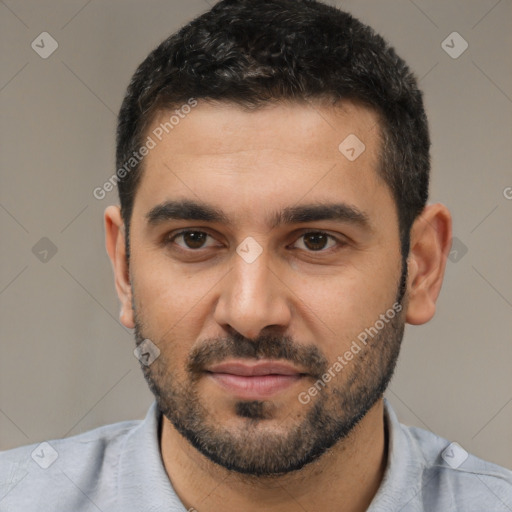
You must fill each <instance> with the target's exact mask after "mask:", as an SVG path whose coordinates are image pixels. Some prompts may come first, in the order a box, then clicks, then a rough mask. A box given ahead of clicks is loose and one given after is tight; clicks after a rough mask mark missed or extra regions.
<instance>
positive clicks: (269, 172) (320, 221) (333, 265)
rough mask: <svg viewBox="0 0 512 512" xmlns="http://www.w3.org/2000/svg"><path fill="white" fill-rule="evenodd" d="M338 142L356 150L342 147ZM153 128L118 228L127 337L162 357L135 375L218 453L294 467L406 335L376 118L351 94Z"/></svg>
mask: <svg viewBox="0 0 512 512" xmlns="http://www.w3.org/2000/svg"><path fill="white" fill-rule="evenodd" d="M169 116H170V114H168V113H162V116H161V118H158V119H156V120H155V122H154V125H153V126H152V127H151V128H150V130H149V131H148V135H151V134H152V132H153V130H155V129H157V128H158V127H159V126H160V123H162V122H165V121H166V120H168V119H169ZM157 133H160V132H157ZM351 134H355V135H356V136H357V137H358V139H360V141H362V142H363V143H364V145H365V149H364V151H363V152H362V153H361V154H360V155H359V156H358V157H357V158H355V159H354V158H353V154H352V153H354V154H356V155H357V148H356V149H355V152H351V151H350V150H348V153H347V152H345V153H343V152H341V151H340V150H339V145H340V143H341V142H342V141H344V139H345V138H346V137H348V136H349V135H351ZM153 138H154V139H155V140H156V142H157V143H156V146H155V147H154V148H153V149H151V151H150V152H149V154H148V155H147V156H146V157H145V161H144V172H143V175H142V179H141V182H140V185H139V188H138V190H137V193H136V197H135V201H134V208H133V214H132V220H131V225H130V251H131V255H130V266H129V274H130V282H131V292H132V297H131V302H132V304H133V311H132V312H131V314H133V319H134V320H133V321H134V323H135V330H136V341H137V344H140V343H142V342H143V340H145V339H149V340H151V343H153V344H154V345H156V347H158V349H159V351H160V354H159V356H158V357H157V358H156V359H155V360H154V361H153V362H152V363H151V364H150V365H149V366H146V365H144V364H142V365H141V366H142V368H143V371H144V375H145V378H146V380H147V381H148V383H149V385H150V388H151V390H152V391H153V393H154V394H155V397H156V400H157V403H158V406H159V407H160V409H161V410H162V411H163V413H164V415H165V416H166V418H167V419H168V420H169V421H170V422H171V423H172V424H173V425H174V427H175V428H176V429H177V430H178V431H179V432H180V433H181V434H182V435H183V436H184V437H185V438H186V439H187V440H188V441H189V442H190V443H192V444H193V445H194V446H195V447H196V448H197V449H198V450H199V451H200V452H201V453H203V454H204V455H206V456H207V457H208V458H209V459H211V460H213V461H214V462H216V463H218V464H220V465H222V466H224V467H226V468H228V469H232V470H235V471H238V472H243V473H251V474H254V475H263V474H266V475H268V474H280V473H285V472H288V471H291V470H296V469H299V468H300V467H302V466H303V465H304V464H306V463H308V462H310V461H312V460H314V459H315V458H317V457H319V456H320V455H322V454H323V453H324V452H325V451H326V450H328V449H329V448H330V447H331V446H333V445H334V444H335V443H336V442H337V441H338V440H340V439H342V438H346V437H347V436H349V434H350V432H351V431H352V430H353V428H354V426H355V425H356V424H357V423H358V421H359V420H361V418H363V417H364V416H365V414H366V413H367V412H368V410H370V408H371V407H372V406H373V405H374V404H375V403H376V401H377V400H378V399H379V398H380V397H381V396H382V393H383V391H384V389H385V387H386V385H387V383H388V381H389V379H390V377H391V374H392V372H393V369H394V366H395V363H396V358H397V356H398V351H399V346H400V342H401V339H402V334H403V327H404V320H403V311H402V306H401V305H400V304H399V303H400V301H401V300H402V294H401V293H400V283H401V280H402V279H403V278H404V274H403V272H402V270H403V269H402V265H401V262H402V258H401V254H400V241H399V235H398V218H397V214H396V208H395V204H394V201H393V198H392V196H391V193H390V191H389V189H388V187H387V186H386V185H385V183H384V182H383V181H382V180H381V179H380V178H379V177H378V175H377V167H378V160H379V133H378V124H377V117H376V115H375V114H374V113H373V112H372V111H370V110H368V109H366V108H364V107H362V106H358V105H356V104H353V103H350V102H345V103H344V104H343V106H341V107H336V108H333V107H326V106H323V105H321V104H315V105H314V106H313V105H302V104H293V105H292V104H290V105H287V104H283V103H281V104H279V105H273V106H268V107H265V108H262V109H259V110H256V111H253V112H247V111H244V110H242V109H241V108H239V107H237V106H234V105H231V104H222V105H209V104H206V103H200V104H199V105H198V106H197V107H195V109H194V110H193V111H192V112H191V113H190V114H189V115H188V116H187V117H185V118H184V119H182V120H180V122H179V124H177V125H176V126H174V127H173V129H172V131H169V134H167V135H166V136H165V137H162V140H161V141H159V140H158V139H156V138H155V137H154V136H153ZM349 140H350V139H349ZM342 148H343V146H342ZM346 155H348V156H350V157H351V158H350V159H349V158H347V156H346ZM401 311H402V312H401ZM146 343H147V342H146Z"/></svg>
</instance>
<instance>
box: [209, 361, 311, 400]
mask: <svg viewBox="0 0 512 512" xmlns="http://www.w3.org/2000/svg"><path fill="white" fill-rule="evenodd" d="M206 373H207V376H208V377H210V378H211V379H213V380H214V382H215V383H216V384H217V385H219V386H220V387H221V388H223V389H224V390H225V391H227V392H228V393H230V394H232V395H233V396H235V397H236V398H243V399H248V400H261V399H265V398H270V397H272V396H274V395H276V394H278V393H279V392H282V391H285V390H286V389H289V388H290V387H291V386H293V385H294V384H295V383H297V382H298V381H299V380H301V379H302V378H303V377H305V373H302V372H301V370H300V369H298V368H296V367H294V366H293V365H291V364H289V363H286V362H280V361H257V362H254V363H252V362H247V361H229V362H223V363H219V364H215V365H211V366H209V367H208V368H207V369H206Z"/></svg>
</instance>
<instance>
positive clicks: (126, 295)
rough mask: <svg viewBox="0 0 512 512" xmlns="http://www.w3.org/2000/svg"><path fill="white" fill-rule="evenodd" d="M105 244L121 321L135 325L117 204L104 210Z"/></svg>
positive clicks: (120, 219) (123, 237) (126, 325)
mask: <svg viewBox="0 0 512 512" xmlns="http://www.w3.org/2000/svg"><path fill="white" fill-rule="evenodd" d="M105 245H106V247H107V253H108V255H109V257H110V261H111V262H112V267H113V269H114V278H115V283H116V290H117V296H118V297H119V300H120V301H121V313H120V315H119V319H120V320H121V323H122V324H123V325H124V326H125V327H128V328H129V329H133V328H134V327H135V323H134V315H133V308H132V288H131V283H130V272H129V269H128V261H127V259H126V245H125V230H124V222H123V219H122V216H121V210H120V208H119V206H109V207H108V208H107V209H106V210H105Z"/></svg>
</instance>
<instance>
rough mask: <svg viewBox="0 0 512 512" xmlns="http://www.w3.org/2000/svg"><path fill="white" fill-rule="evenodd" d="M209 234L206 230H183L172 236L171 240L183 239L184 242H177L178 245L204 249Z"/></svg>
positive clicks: (184, 247) (172, 241)
mask: <svg viewBox="0 0 512 512" xmlns="http://www.w3.org/2000/svg"><path fill="white" fill-rule="evenodd" d="M209 236H210V235H208V233H205V232H204V231H182V232H181V233H177V234H176V235H174V236H173V237H171V238H170V240H169V241H170V242H171V243H174V242H175V241H176V240H179V239H181V240H183V243H177V242H176V245H178V246H179V247H181V248H183V249H202V248H203V247H205V243H206V241H207V240H208V237H209ZM210 238H211V237H210ZM206 247H208V246H206Z"/></svg>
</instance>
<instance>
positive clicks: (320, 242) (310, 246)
mask: <svg viewBox="0 0 512 512" xmlns="http://www.w3.org/2000/svg"><path fill="white" fill-rule="evenodd" d="M299 240H301V241H302V243H301V244H300V245H301V246H302V247H299V248H300V249H305V250H306V251H308V252H321V251H323V250H324V249H331V248H333V247H334V246H336V244H337V240H336V238H334V237H333V236H332V235H329V234H327V233H324V232H322V231H311V232H309V233H305V234H303V235H302V236H301V237H300V238H299ZM330 240H331V244H330V245H328V244H329V241H330Z"/></svg>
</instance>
